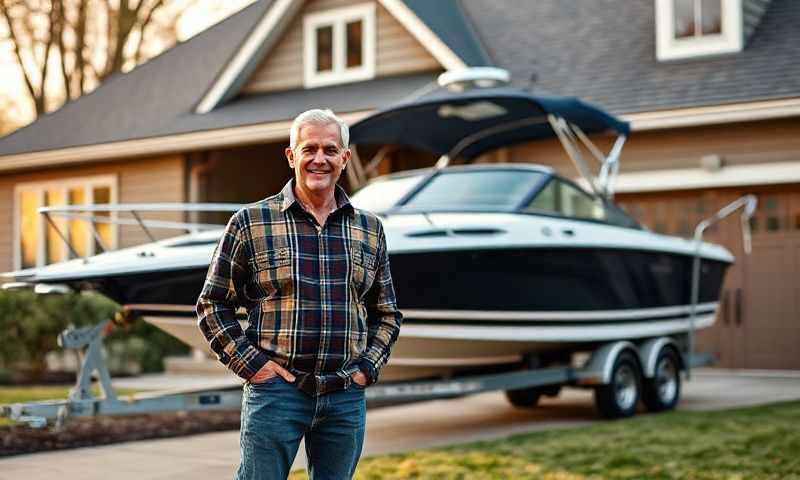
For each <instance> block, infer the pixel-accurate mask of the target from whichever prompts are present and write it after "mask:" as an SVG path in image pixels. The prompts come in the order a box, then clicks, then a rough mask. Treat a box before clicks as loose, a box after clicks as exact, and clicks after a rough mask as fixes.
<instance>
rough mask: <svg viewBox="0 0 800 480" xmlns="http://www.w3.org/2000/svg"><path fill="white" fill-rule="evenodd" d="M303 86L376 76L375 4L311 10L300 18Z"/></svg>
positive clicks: (353, 80)
mask: <svg viewBox="0 0 800 480" xmlns="http://www.w3.org/2000/svg"><path fill="white" fill-rule="evenodd" d="M303 42H304V47H303V50H304V75H303V77H304V84H305V86H306V88H312V87H321V86H324V85H333V84H336V83H346V82H355V81H359V80H368V79H370V78H373V77H374V76H375V4H374V3H369V4H362V5H355V6H352V7H345V8H337V9H334V10H326V11H324V12H318V13H311V14H308V15H306V16H305V18H304V19H303Z"/></svg>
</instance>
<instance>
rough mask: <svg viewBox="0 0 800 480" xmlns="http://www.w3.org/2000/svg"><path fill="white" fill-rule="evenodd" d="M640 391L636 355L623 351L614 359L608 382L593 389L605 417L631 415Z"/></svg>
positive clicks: (639, 371) (640, 381)
mask: <svg viewBox="0 0 800 480" xmlns="http://www.w3.org/2000/svg"><path fill="white" fill-rule="evenodd" d="M641 391H642V369H641V368H640V367H639V362H638V361H637V360H636V356H635V355H634V354H633V353H631V352H629V351H624V352H622V353H620V354H619V356H617V359H616V360H615V361H614V366H613V367H612V369H611V381H610V383H609V384H608V385H601V386H599V387H597V388H596V389H595V391H594V400H595V404H596V405H597V409H598V410H599V411H600V414H601V415H603V416H604V417H606V418H625V417H631V416H633V415H634V414H635V413H636V406H637V405H638V403H639V398H640V397H641Z"/></svg>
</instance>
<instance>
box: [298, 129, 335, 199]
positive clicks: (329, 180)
mask: <svg viewBox="0 0 800 480" xmlns="http://www.w3.org/2000/svg"><path fill="white" fill-rule="evenodd" d="M286 159H287V160H288V161H289V166H290V167H291V168H292V170H294V177H295V188H297V189H299V190H300V192H298V193H300V194H301V195H302V196H305V197H306V198H315V197H316V198H320V197H326V196H328V195H331V196H332V195H333V192H334V189H335V187H336V182H337V181H338V180H339V176H340V175H341V174H342V170H344V167H345V166H346V165H347V161H348V160H349V159H350V149H348V148H344V147H342V145H341V138H340V137H339V126H338V125H336V124H335V123H330V124H327V125H317V124H314V123H307V124H305V125H303V126H301V127H300V130H299V132H298V136H297V146H296V147H295V149H294V150H292V149H291V148H287V149H286ZM301 192H302V193H301Z"/></svg>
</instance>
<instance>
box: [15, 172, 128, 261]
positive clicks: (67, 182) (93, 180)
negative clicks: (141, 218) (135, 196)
mask: <svg viewBox="0 0 800 480" xmlns="http://www.w3.org/2000/svg"><path fill="white" fill-rule="evenodd" d="M75 187H83V188H84V195H85V198H86V202H87V204H88V205H93V204H94V188H95V187H108V188H109V190H110V199H111V203H112V204H113V203H119V199H118V191H119V188H118V180H117V175H98V176H92V177H71V178H65V179H57V180H46V181H39V182H22V183H18V184H16V185H15V186H14V206H13V209H14V212H13V216H14V221H13V222H14V246H13V252H14V269H15V270H19V269H21V268H22V249H21V242H22V231H21V221H22V219H21V217H20V214H21V212H20V208H21V207H22V194H23V192H35V193H36V195H37V198H38V200H39V205H40V206H42V205H44V200H45V192H46V191H51V192H52V191H58V192H60V193H61V194H62V196H63V197H62V198H64V199H67V198H68V193H69V190H70V189H73V188H75ZM110 216H111V218H112V220H113V219H116V217H117V213H116V212H112V213H111V215H110ZM51 218H52V219H53V220H55V222H56V225H58V227H59V230H61V232H62V233H63V232H65V231H66V230H65V228H66V223H67V222H66V221H65V219H64V218H63V217H62V218H59V217H58V216H54V217H51ZM80 221H83V220H80ZM46 230H47V220H45V218H44V216H43V215H39V216H38V218H37V221H36V238H37V239H38V242H37V245H36V267H43V266H45V265H47V258H46V253H47V250H46V247H45V243H46V239H45V232H46ZM87 243H88V244H87V245H86V251H87V252H88V254H89V255H94V254H95V253H96V252H95V248H94V243H95V242H94V235H89V236H88V238H87ZM118 244H119V228H118V225H117V224H116V223H112V224H111V245H109V246H108V247H109V248H110V249H112V250H116V248H117V245H118ZM59 245H60V247H59V248H60V249H61V251H60V255H59V256H60V258H65V259H66V258H68V257H69V249H68V248H67V245H66V244H65V243H64V242H63V241H61V239H59Z"/></svg>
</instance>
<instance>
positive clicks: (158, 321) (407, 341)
mask: <svg viewBox="0 0 800 480" xmlns="http://www.w3.org/2000/svg"><path fill="white" fill-rule="evenodd" d="M716 308H717V305H716V304H706V305H705V308H704V312H703V313H701V314H699V315H698V316H697V317H696V318H695V321H694V328H696V329H703V328H707V327H710V326H711V325H713V323H714V321H715V316H716ZM142 318H143V319H144V320H145V321H146V322H148V323H150V324H152V325H154V326H156V327H158V328H160V329H161V330H163V331H165V332H167V333H169V334H170V335H172V336H174V337H176V338H177V339H179V340H180V341H182V342H184V343H186V344H187V345H189V346H191V347H193V348H195V349H198V350H200V351H204V352H207V353H208V354H209V355H211V351H210V349H209V346H208V342H207V341H206V339H205V338H204V337H203V335H202V333H201V332H200V330H199V328H198V327H197V322H196V320H195V319H194V318H192V317H187V316H147V315H146V316H143V317H142ZM245 327H246V323H245V322H242V328H245ZM691 327H692V325H691V323H690V319H689V317H688V314H687V316H685V317H681V318H673V319H670V320H648V319H641V320H632V321H624V322H616V323H611V322H593V323H587V324H547V325H507V324H504V325H487V324H477V325H470V324H464V323H461V324H449V323H447V322H437V323H433V322H431V323H426V324H420V323H414V324H406V325H404V326H403V327H402V329H401V331H400V337H399V338H398V340H397V343H396V344H395V346H394V348H393V350H392V355H391V358H390V360H389V363H388V364H387V365H386V366H385V367H384V369H383V370H382V372H381V379H382V380H384V381H399V380H412V379H418V378H427V377H446V376H449V375H452V374H454V373H455V372H456V371H458V370H464V369H471V368H479V367H485V366H493V365H494V366H496V365H511V364H515V363H518V362H520V361H522V360H523V358H524V357H525V356H527V355H531V354H542V353H548V352H564V351H567V352H569V351H580V350H582V349H583V348H586V347H587V346H591V345H596V344H598V343H603V342H610V341H614V340H632V341H636V340H639V339H646V338H653V337H660V336H665V335H678V334H682V333H685V332H687V331H689V330H690V328H691Z"/></svg>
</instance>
